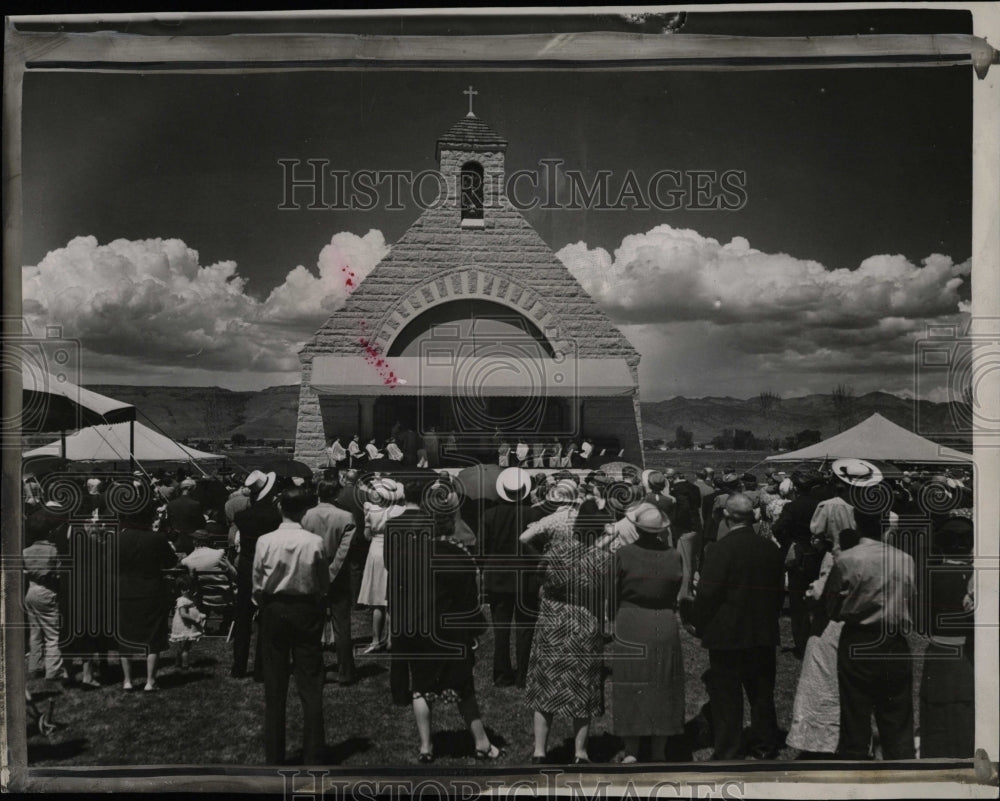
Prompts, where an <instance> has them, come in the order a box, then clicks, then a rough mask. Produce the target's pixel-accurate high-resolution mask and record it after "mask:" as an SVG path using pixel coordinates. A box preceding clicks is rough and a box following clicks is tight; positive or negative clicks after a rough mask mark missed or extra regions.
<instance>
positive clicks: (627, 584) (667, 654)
mask: <svg viewBox="0 0 1000 801" xmlns="http://www.w3.org/2000/svg"><path fill="white" fill-rule="evenodd" d="M620 522H627V524H628V529H629V536H628V537H622V536H618V537H615V538H614V540H613V542H615V543H621V544H620V546H619V547H617V549H616V550H615V561H614V571H613V576H614V592H613V593H612V601H613V604H614V606H613V608H614V621H615V656H616V659H615V661H614V668H613V672H612V682H611V698H612V708H613V709H614V732H615V734H617V735H619V736H621V737H623V738H624V740H625V753H624V757H623V759H622V761H623V762H635V761H636V760H637V758H638V756H639V745H640V742H641V739H642V738H647V737H648V738H650V740H651V749H650V754H651V758H652V759H653V761H659V760H662V759H664V756H665V751H666V743H667V738H668V737H669V736H671V735H678V734H683V732H684V658H683V655H682V652H681V638H680V627H679V625H678V620H677V602H678V595H679V593H680V588H681V580H682V576H683V571H682V565H681V557H680V554H679V553H678V552H677V550H676V549H674V548H671V547H670V520H669V518H668V517H667V515H666V514H665V513H664V512H663V510H661V509H658V508H657V507H656V506H655V505H654V504H652V503H648V502H645V501H644V502H642V503H639V504H636V505H635V506H633V507H632V508H630V509H629V510H628V511H627V512H626V513H625V517H624V518H623V520H622V521H620ZM623 533H624V532H619V534H620V535H621V534H623ZM633 537H634V539H633ZM629 540H631V541H629ZM609 544H611V543H609ZM639 649H641V650H639Z"/></svg>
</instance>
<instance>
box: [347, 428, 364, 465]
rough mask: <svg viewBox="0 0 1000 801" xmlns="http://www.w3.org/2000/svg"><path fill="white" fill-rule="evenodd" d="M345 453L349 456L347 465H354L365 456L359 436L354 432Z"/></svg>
mask: <svg viewBox="0 0 1000 801" xmlns="http://www.w3.org/2000/svg"><path fill="white" fill-rule="evenodd" d="M347 455H348V456H350V457H351V458H350V463H349V464H348V467H355V466H356V465H357V464H358V463H359V462H360V461H361V460H362V459H364V458H365V454H364V451H362V450H361V437H360V436H359V435H358V434H355V435H354V436H353V437H352V438H351V441H350V443H348V445H347Z"/></svg>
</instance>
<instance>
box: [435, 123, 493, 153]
mask: <svg viewBox="0 0 1000 801" xmlns="http://www.w3.org/2000/svg"><path fill="white" fill-rule="evenodd" d="M442 150H467V151H472V152H474V153H484V152H500V153H505V152H506V151H507V140H506V139H504V138H503V137H502V136H501V135H500V134H498V133H497V132H496V131H494V130H493V129H492V128H490V126H489V125H487V124H486V123H485V122H483V121H482V120H481V119H479V117H475V116H471V117H470V116H466V117H464V118H463V119H461V120H459V121H458V122H456V123H455V124H454V125H452V126H451V128H449V129H448V131H447V132H446V133H445V134H444V135H443V136H441V137H440V138H439V139H438V141H437V151H436V153H435V157H436V158H437V159H440V158H441V151H442Z"/></svg>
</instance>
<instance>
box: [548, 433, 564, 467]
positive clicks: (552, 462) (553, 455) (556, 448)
mask: <svg viewBox="0 0 1000 801" xmlns="http://www.w3.org/2000/svg"><path fill="white" fill-rule="evenodd" d="M546 455H547V456H548V457H549V467H561V466H562V465H561V464H560V460H561V459H562V445H560V444H559V440H557V439H554V440H552V444H551V445H549V447H548V448H546Z"/></svg>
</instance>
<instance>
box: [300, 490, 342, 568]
mask: <svg viewBox="0 0 1000 801" xmlns="http://www.w3.org/2000/svg"><path fill="white" fill-rule="evenodd" d="M302 528H304V529H305V530H306V531H311V532H312V533H313V534H316V535H318V536H319V538H320V539H321V540H323V546H324V547H325V548H326V553H327V556H329V557H330V561H331V570H332V575H331V578H334V577H335V576H336V575H337V572H339V570H340V564H341V563H342V562H343V558H344V554H341V555H340V560H339V561H338V564H337V565H336V566H334V565H333V564H332V562H333V561H334V559H335V557H337V555H338V552H339V551H340V547H341V543H342V542H343V540H344V536H345V534H347V533H348V532H351V534H352V535H353V532H354V515H352V514H351V513H350V512H348V511H347V510H346V509H341V508H340V507H338V506H334V505H333V504H332V503H325V502H320V503H319V504H317V505H316V506H314V507H313V508H312V509H309V510H308V511H307V512H306V513H305V514H304V515H303V516H302ZM345 547H348V546H346V545H345ZM334 567H336V570H333V568H334Z"/></svg>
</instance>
